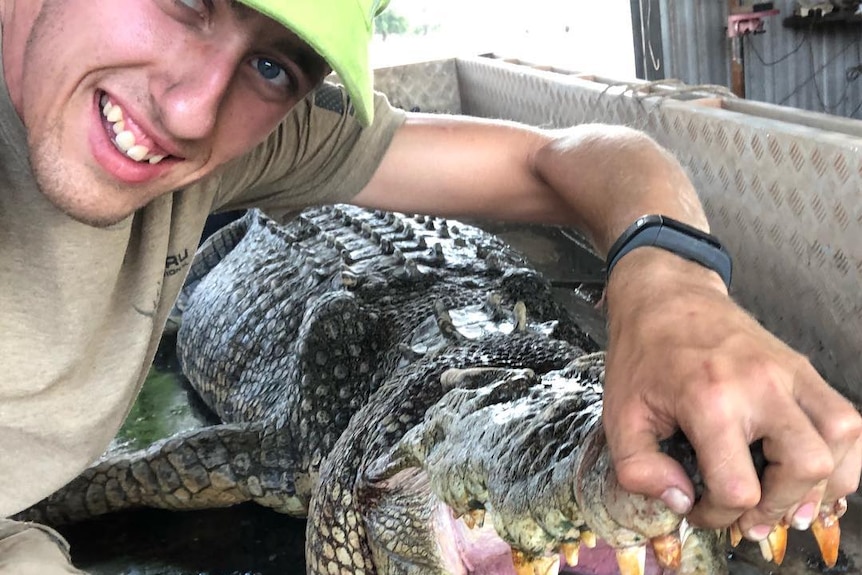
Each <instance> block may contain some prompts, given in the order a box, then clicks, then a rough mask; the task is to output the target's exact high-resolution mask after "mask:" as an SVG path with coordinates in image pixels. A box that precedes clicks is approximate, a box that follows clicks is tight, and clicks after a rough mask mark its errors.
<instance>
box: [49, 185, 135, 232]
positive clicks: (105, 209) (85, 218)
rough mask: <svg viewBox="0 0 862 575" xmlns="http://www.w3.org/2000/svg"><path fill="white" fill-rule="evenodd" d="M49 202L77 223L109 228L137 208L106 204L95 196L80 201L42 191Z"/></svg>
mask: <svg viewBox="0 0 862 575" xmlns="http://www.w3.org/2000/svg"><path fill="white" fill-rule="evenodd" d="M42 193H43V194H44V195H45V197H46V198H47V199H48V201H49V202H51V204H52V205H53V206H54V207H55V208H57V209H58V210H60V211H61V212H63V213H64V214H65V215H67V216H68V217H70V218H72V219H73V220H75V221H76V222H78V223H81V224H84V225H87V226H90V227H93V228H110V227H113V226H116V225H117V224H120V223H122V222H124V221H125V220H127V219H128V218H129V217H130V216H131V215H132V214H133V213H134V212H135V211H136V210H137V208H132V207H128V206H123V207H119V206H117V207H114V206H110V207H109V206H106V205H105V203H106V202H105V203H103V202H99V201H98V200H97V199H95V198H87V199H86V201H81V199H79V198H75V197H68V196H64V195H62V194H58V195H53V194H50V193H45V191H44V190H43V192H42Z"/></svg>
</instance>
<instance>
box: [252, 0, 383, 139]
mask: <svg viewBox="0 0 862 575" xmlns="http://www.w3.org/2000/svg"><path fill="white" fill-rule="evenodd" d="M240 1H241V2H242V3H243V4H246V5H247V6H249V7H251V8H254V9H255V10H257V11H258V12H260V13H261V14H264V15H266V16H269V17H270V18H272V19H273V20H275V21H276V22H278V23H280V24H282V25H284V26H285V27H286V28H287V29H289V30H290V31H291V32H293V33H294V34H296V35H297V36H299V38H300V39H302V40H303V41H304V42H306V43H307V44H308V45H309V46H311V47H312V48H313V49H314V51H315V52H317V53H318V54H320V56H321V57H323V59H324V60H326V61H327V63H328V64H329V65H330V66H332V69H333V70H335V72H336V73H337V74H338V76H339V78H341V81H342V82H343V83H344V87H345V88H347V93H348V94H350V97H351V99H352V100H353V107H354V109H355V110H356V114H357V116H358V117H359V121H360V122H362V123H363V124H364V125H366V126H367V125H368V124H370V123H371V122H372V120H373V119H374V96H373V85H374V79H373V74H372V71H371V67H370V65H369V63H368V47H369V43H370V42H371V35H372V33H373V31H374V30H373V21H374V17H375V16H377V15H378V14H379V13H380V12H382V11H383V9H384V8H386V5H387V4H389V0H240Z"/></svg>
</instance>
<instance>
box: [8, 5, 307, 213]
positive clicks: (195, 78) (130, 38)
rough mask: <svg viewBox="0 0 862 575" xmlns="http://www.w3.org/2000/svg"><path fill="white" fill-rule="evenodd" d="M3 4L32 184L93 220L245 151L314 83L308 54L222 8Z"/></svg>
mask: <svg viewBox="0 0 862 575" xmlns="http://www.w3.org/2000/svg"><path fill="white" fill-rule="evenodd" d="M9 5H10V3H9V2H7V3H6V7H5V8H6V9H5V10H4V20H5V21H4V23H3V28H4V36H3V44H4V49H3V61H4V69H5V71H6V79H7V83H8V84H9V90H10V93H11V96H12V100H13V102H14V104H15V106H16V108H17V110H18V112H19V114H20V115H21V116H22V119H23V121H24V124H25V126H26V128H27V133H28V137H29V147H30V157H31V162H32V164H33V169H34V172H35V173H36V178H37V181H38V183H39V185H40V187H41V189H42V191H43V193H44V194H45V195H46V196H47V197H48V198H49V199H50V201H51V202H52V203H54V204H55V205H56V206H57V207H59V208H60V209H62V210H63V211H65V212H66V213H68V214H69V215H70V216H72V217H74V218H76V219H78V220H80V221H83V222H86V223H90V224H93V225H100V226H101V225H109V224H112V223H115V222H118V221H121V220H122V219H124V218H126V217H127V216H128V215H129V214H131V213H132V212H134V211H135V210H136V209H138V208H140V207H141V206H143V205H145V204H147V203H148V202H150V201H151V200H153V199H154V198H156V197H158V196H160V195H162V194H165V193H169V192H172V191H174V190H177V189H179V188H182V187H183V186H186V185H188V184H189V183H191V182H194V181H196V180H198V179H200V178H201V177H203V176H205V175H207V174H210V173H212V171H213V170H215V169H216V168H217V167H218V166H220V165H222V164H224V163H225V162H227V161H229V160H232V159H234V158H236V157H237V156H239V155H241V154H243V153H245V152H246V151H248V150H249V149H250V148H251V147H253V146H254V145H256V144H258V143H260V142H261V141H262V140H263V139H264V138H265V137H266V136H267V135H268V134H269V133H270V132H271V131H272V130H273V129H274V128H275V126H276V125H277V124H278V122H279V121H280V120H281V119H282V118H283V117H284V115H285V114H286V113H287V112H288V111H289V110H290V109H291V108H292V107H293V106H294V105H295V104H296V103H297V102H298V101H299V100H300V99H301V98H302V97H304V96H305V95H306V94H307V93H308V92H309V90H310V89H311V88H313V85H314V83H315V82H316V81H317V77H313V76H314V72H313V71H312V72H310V71H309V68H316V66H315V65H314V64H310V62H312V63H317V62H316V59H315V58H316V57H314V56H313V55H312V54H313V53H311V51H310V49H309V48H308V47H307V46H305V45H304V44H302V43H301V42H300V41H299V40H298V39H297V38H296V36H294V35H292V34H291V33H290V32H288V31H287V30H286V29H284V28H283V27H281V26H280V25H279V24H277V23H276V22H274V21H272V20H269V19H268V18H265V17H264V16H262V15H260V14H258V13H257V12H254V11H252V10H250V9H248V8H245V7H244V6H243V5H241V4H238V3H236V2H233V1H231V0H44V1H42V2H37V1H35V0H26V1H25V0H19V1H18V2H14V4H13V5H14V7H13V8H12V9H11V10H10V9H9ZM319 72H320V70H318V71H317V73H319Z"/></svg>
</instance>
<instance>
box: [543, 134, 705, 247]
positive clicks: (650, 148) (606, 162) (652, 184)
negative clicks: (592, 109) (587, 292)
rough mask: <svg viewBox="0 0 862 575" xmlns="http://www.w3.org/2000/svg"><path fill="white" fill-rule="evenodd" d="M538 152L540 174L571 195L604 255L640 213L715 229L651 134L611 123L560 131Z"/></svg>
mask: <svg viewBox="0 0 862 575" xmlns="http://www.w3.org/2000/svg"><path fill="white" fill-rule="evenodd" d="M555 135H556V136H557V137H556V138H555V139H554V140H553V141H552V142H551V143H549V144H547V145H545V146H543V147H542V148H541V149H540V150H539V152H538V153H537V154H536V157H535V167H536V172H537V175H538V177H539V178H541V179H542V180H543V181H544V182H545V183H546V184H547V185H548V186H550V187H551V188H553V189H554V190H556V191H557V192H558V193H560V194H562V195H563V196H564V197H565V200H566V202H567V203H568V204H569V205H570V207H571V209H572V214H573V216H572V217H573V218H574V219H575V220H576V221H575V222H574V223H575V224H576V225H577V226H578V227H580V228H581V229H582V230H583V231H584V232H585V233H586V234H587V235H588V236H589V238H590V240H591V241H592V242H593V245H594V246H595V248H596V249H597V250H598V251H599V252H600V253H601V255H602V256H605V255H606V254H607V251H608V249H609V248H610V246H611V244H612V243H613V242H614V241H615V240H616V239H617V238H618V237H619V236H620V234H622V233H623V231H625V229H626V228H627V227H628V226H629V225H631V223H632V222H634V221H635V220H636V219H637V218H638V217H640V216H642V215H644V214H662V215H666V216H670V217H672V218H674V219H677V220H680V221H683V222H685V223H687V224H689V225H692V226H694V227H697V228H699V229H702V230H704V231H708V230H709V225H708V223H707V220H706V216H705V214H704V212H703V208H702V207H701V204H700V201H699V200H698V197H697V193H696V192H695V190H694V187H693V186H692V184H691V182H690V181H689V179H688V177H687V176H686V174H685V172H684V170H683V169H682V166H680V164H679V162H677V161H676V159H675V158H673V156H671V155H670V154H669V153H668V152H667V151H665V150H664V149H662V148H661V147H660V146H659V145H658V144H656V143H655V142H654V141H653V140H652V139H651V138H649V137H648V136H646V135H645V134H643V133H641V132H638V131H635V130H632V129H629V128H625V127H621V126H608V125H582V126H577V127H575V128H572V129H569V130H566V131H561V132H556V133H555Z"/></svg>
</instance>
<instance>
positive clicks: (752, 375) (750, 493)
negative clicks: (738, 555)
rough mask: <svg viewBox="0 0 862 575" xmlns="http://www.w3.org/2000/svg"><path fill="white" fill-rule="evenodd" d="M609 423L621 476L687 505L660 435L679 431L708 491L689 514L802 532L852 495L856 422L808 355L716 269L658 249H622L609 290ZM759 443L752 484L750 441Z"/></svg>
mask: <svg viewBox="0 0 862 575" xmlns="http://www.w3.org/2000/svg"><path fill="white" fill-rule="evenodd" d="M607 297H608V309H609V314H610V316H609V332H610V333H609V345H608V364H607V374H606V383H605V406H604V409H605V411H604V418H605V419H604V421H605V427H606V433H607V437H608V442H609V445H610V448H611V452H612V454H613V457H614V463H615V468H616V472H617V475H618V479H619V481H620V484H621V485H622V486H623V487H624V488H625V489H627V490H629V491H632V492H637V493H642V494H644V495H648V496H652V497H658V498H661V499H663V500H664V501H665V503H667V504H668V505H669V507H671V508H672V509H674V510H675V511H677V512H680V513H686V512H687V510H688V508H689V507H690V506H691V502H692V499H693V488H692V486H691V483H690V482H689V480H688V478H687V477H686V475H685V473H684V471H683V470H682V468H681V467H680V466H679V465H678V464H677V463H676V462H675V461H673V460H672V459H670V458H669V457H668V456H666V455H663V454H661V453H659V452H658V440H659V439H662V438H665V437H668V436H670V435H671V434H672V433H673V432H674V431H675V430H676V429H677V428H679V429H682V431H683V432H684V433H685V434H686V436H687V437H688V439H689V441H690V442H691V443H692V445H693V446H694V448H695V450H696V452H697V456H698V463H699V466H700V470H701V474H702V476H703V479H704V482H705V485H706V489H705V491H704V494H703V497H702V499H701V500H700V501H699V502H698V503H697V505H695V506H694V508H693V510H692V511H691V513H690V515H689V520H690V521H691V522H692V523H694V524H696V525H700V526H704V527H716V528H718V527H727V526H729V525H731V524H732V523H734V522H737V521H738V525H739V528H740V529H741V531H742V533H743V534H744V535H745V536H746V537H748V538H749V539H753V540H762V539H764V538H765V537H766V536H767V535H768V534H769V532H770V531H771V529H772V527H773V526H774V525H776V524H777V523H779V522H780V521H781V520H782V519H785V520H786V521H787V523H788V524H790V525H793V526H794V527H796V528H797V529H807V528H808V527H809V525H810V524H811V523H812V520H813V519H814V518H815V517H816V514H817V513H818V511H819V509H820V504H821V502H823V503H824V504H829V505H831V504H833V503H834V502H836V500H838V499H839V498H840V497H843V496H844V495H846V494H848V493H851V492H853V491H855V490H856V489H857V488H858V486H859V479H860V473H862V418H860V415H859V413H858V411H857V410H856V409H855V408H854V407H853V406H852V405H851V404H850V403H849V402H848V401H846V400H845V399H844V398H843V397H842V396H841V395H840V394H838V393H837V392H836V391H835V390H833V389H832V388H831V387H830V386H829V385H828V384H827V383H826V382H825V381H823V379H822V378H821V377H820V376H819V375H818V373H817V372H816V370H815V369H814V368H813V367H812V366H811V364H810V363H809V362H808V360H807V359H806V358H805V357H803V356H802V355H800V354H799V353H797V352H795V351H793V350H792V349H790V348H789V347H788V346H787V345H785V344H784V343H783V342H781V341H779V340H778V339H777V338H775V337H774V336H772V335H771V334H770V333H768V332H767V331H766V330H764V329H763V328H762V327H761V326H760V325H759V324H758V323H757V322H756V321H755V320H754V319H752V318H751V317H750V316H748V315H747V314H746V313H745V312H744V311H743V310H742V309H740V308H739V307H738V306H736V305H735V304H734V303H733V302H732V300H731V299H730V298H729V297H728V296H727V294H726V290H725V288H724V285H723V284H722V282H721V280H720V279H719V278H718V276H717V275H716V274H714V273H713V272H711V271H709V270H706V269H705V268H701V267H700V266H698V265H697V264H694V263H691V262H687V261H685V260H682V259H681V258H679V257H677V256H675V255H673V254H669V253H666V252H662V251H660V250H657V249H653V248H643V249H638V250H635V251H634V252H632V253H631V254H628V255H627V256H626V257H625V258H623V259H622V260H621V261H620V263H619V265H618V266H617V267H616V268H615V270H614V274H613V277H612V278H611V279H610V283H609V285H608V293H607ZM758 439H762V440H763V450H764V454H765V456H766V458H767V460H768V465H767V467H766V470H765V471H764V473H763V475H762V477H761V479H760V481H758V476H757V472H756V471H755V468H754V465H753V463H752V460H751V457H750V452H749V446H750V444H751V443H753V442H754V441H756V440H758Z"/></svg>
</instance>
